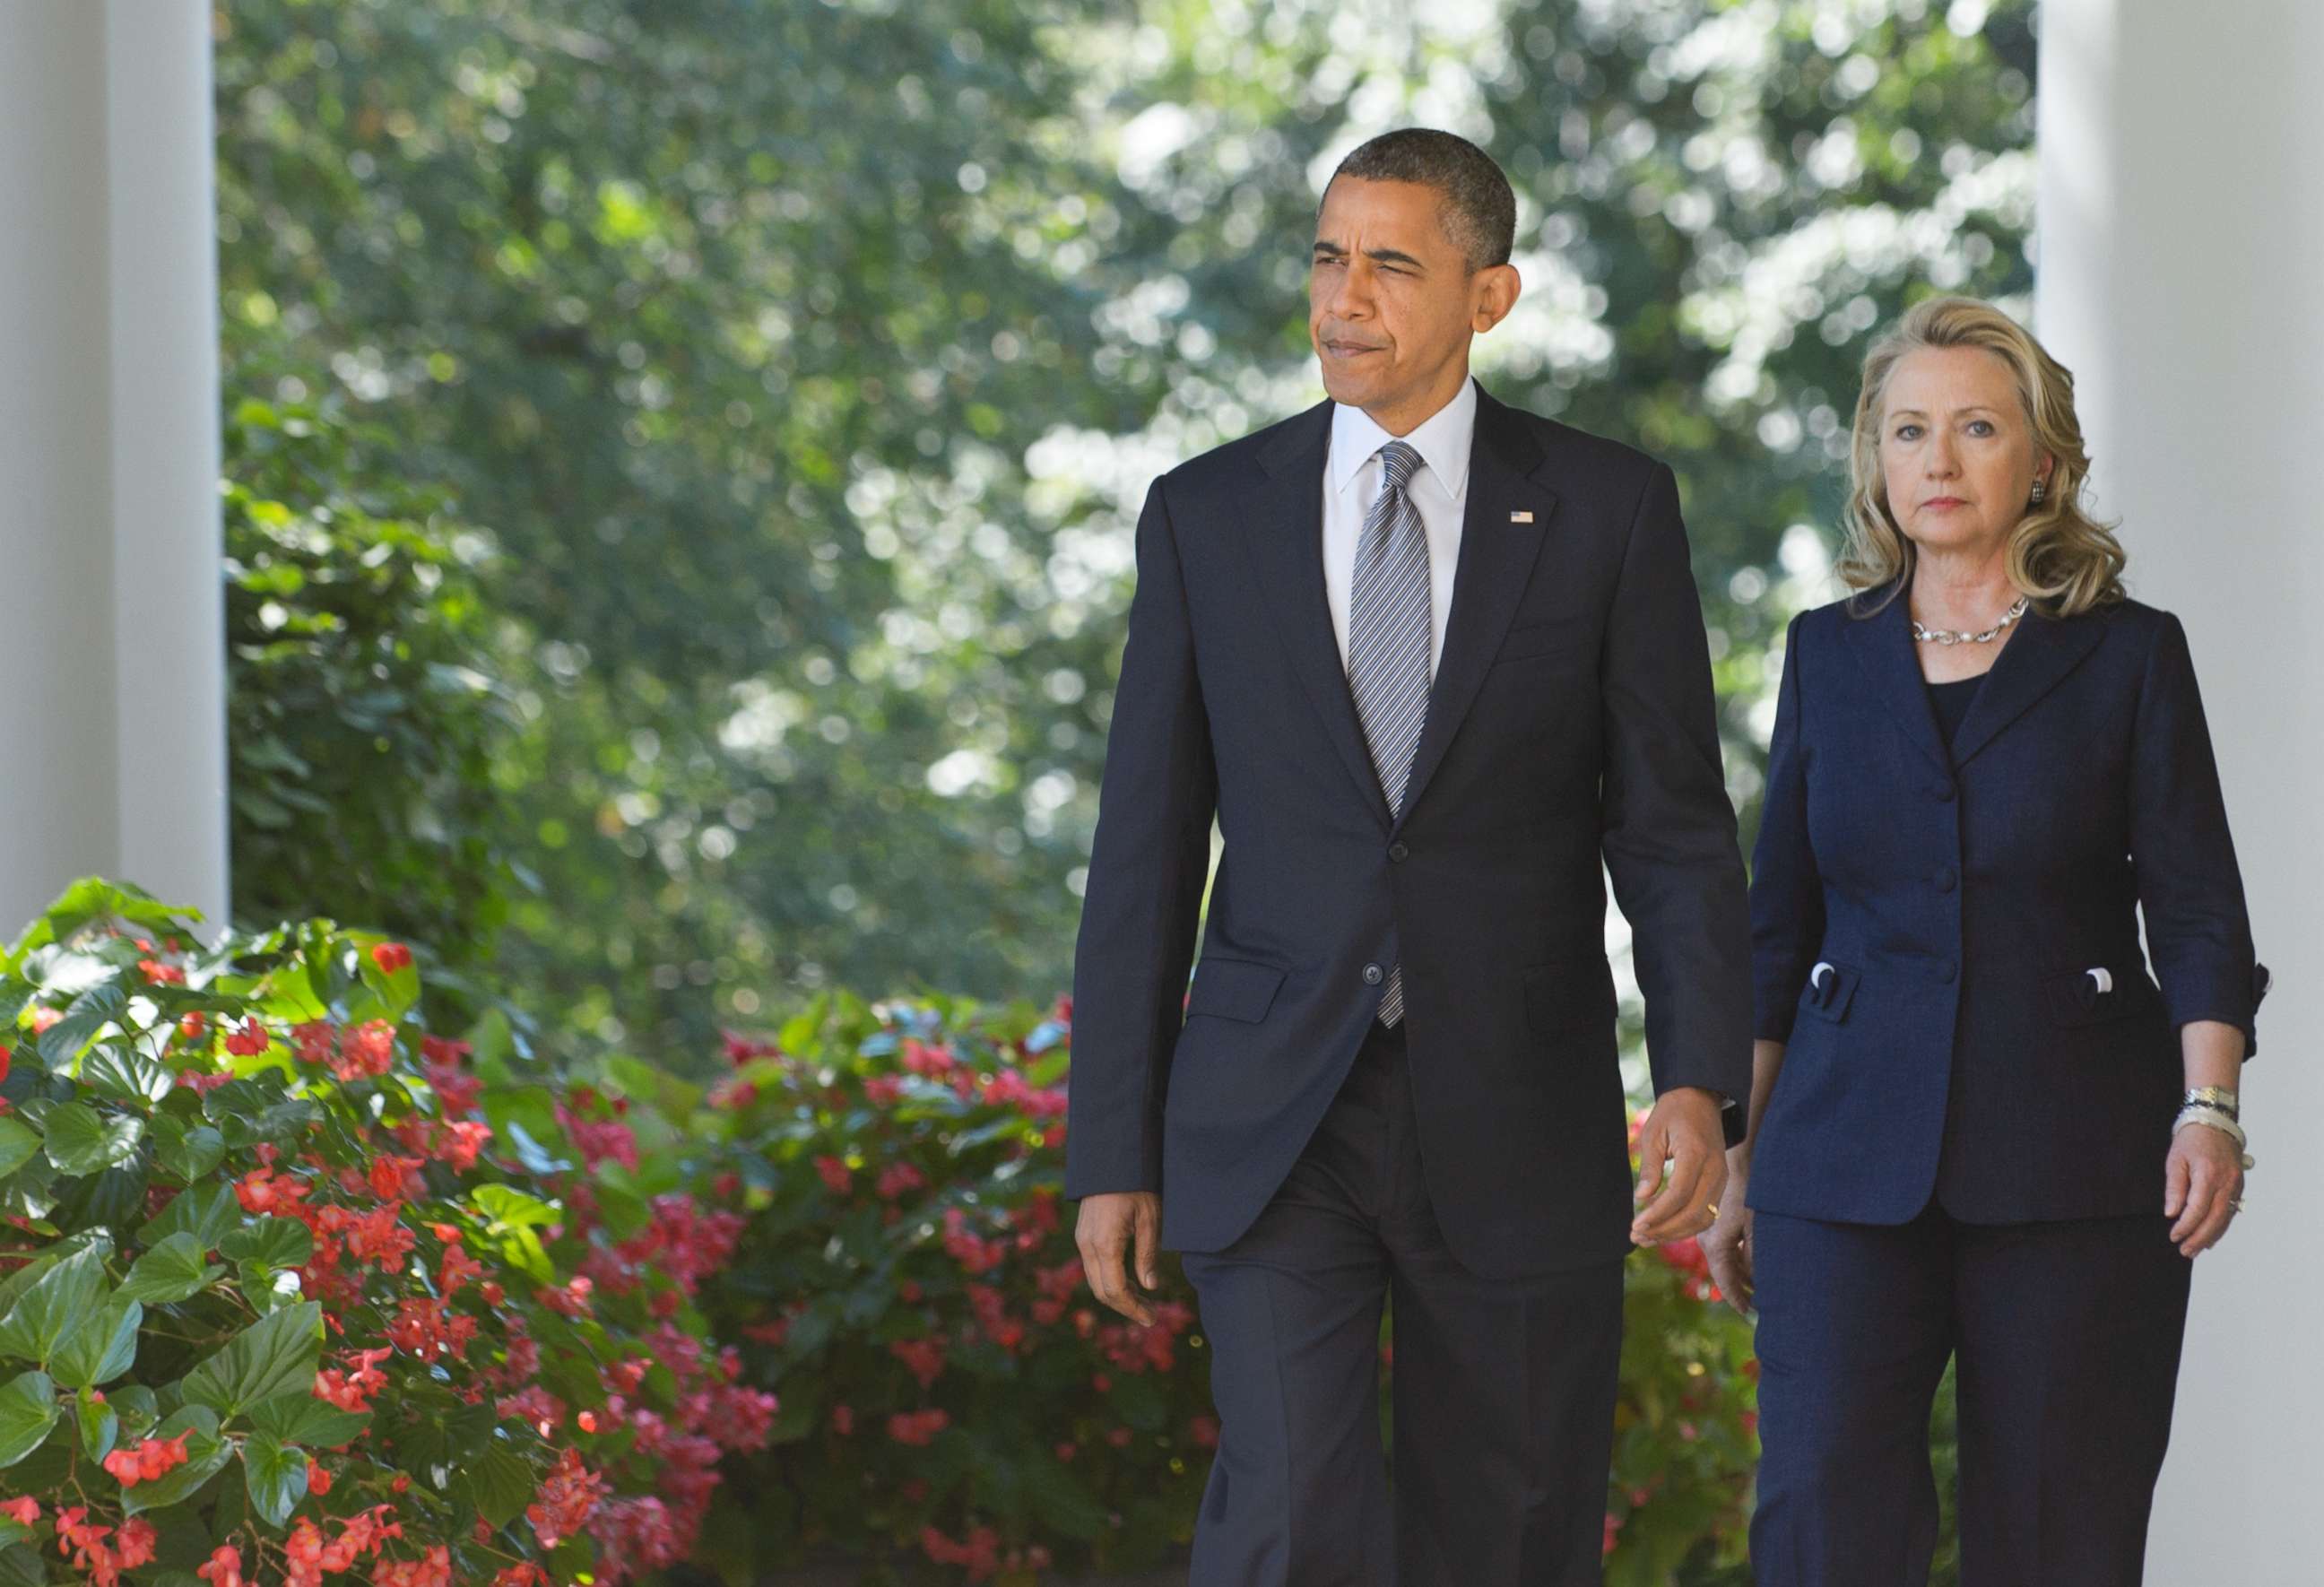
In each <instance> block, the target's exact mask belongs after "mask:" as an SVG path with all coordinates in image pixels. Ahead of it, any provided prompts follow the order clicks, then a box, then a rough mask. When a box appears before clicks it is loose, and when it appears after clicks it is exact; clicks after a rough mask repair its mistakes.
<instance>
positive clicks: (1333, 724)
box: [1242, 400, 1388, 826]
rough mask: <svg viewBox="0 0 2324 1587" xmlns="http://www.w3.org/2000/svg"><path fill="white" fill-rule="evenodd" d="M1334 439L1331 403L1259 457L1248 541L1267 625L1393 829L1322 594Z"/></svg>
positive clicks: (1370, 804)
mask: <svg viewBox="0 0 2324 1587" xmlns="http://www.w3.org/2000/svg"><path fill="white" fill-rule="evenodd" d="M1331 435H1332V404H1331V402H1330V401H1328V400H1327V401H1323V402H1320V403H1318V404H1316V405H1315V406H1314V407H1313V408H1310V409H1309V410H1308V411H1306V412H1305V413H1303V414H1301V415H1299V417H1298V418H1296V419H1295V420H1292V421H1291V422H1290V423H1288V424H1286V425H1285V426H1284V427H1283V429H1282V431H1281V432H1280V433H1279V434H1278V435H1277V437H1276V438H1275V439H1274V440H1273V441H1272V442H1270V443H1269V444H1268V446H1267V447H1266V448H1265V449H1264V450H1263V451H1261V452H1260V453H1259V466H1260V467H1261V468H1262V469H1263V470H1264V471H1265V475H1266V477H1265V478H1263V479H1262V480H1260V481H1259V485H1258V488H1257V489H1256V490H1254V491H1253V492H1252V493H1251V494H1250V498H1249V500H1248V503H1247V504H1246V511H1245V514H1244V516H1245V525H1246V529H1247V532H1246V533H1245V534H1244V535H1243V536H1242V543H1243V545H1244V547H1245V549H1247V550H1248V551H1249V553H1250V567H1251V573H1252V575H1253V577H1255V578H1256V579H1257V581H1258V584H1259V594H1260V596H1261V599H1262V604H1263V605H1264V607H1265V611H1266V619H1267V621H1268V623H1270V624H1271V625H1272V626H1273V627H1274V629H1275V632H1276V635H1277V637H1278V638H1279V639H1281V640H1282V641H1283V646H1284V650H1286V653H1287V654H1288V655H1289V657H1290V660H1291V670H1292V672H1293V673H1294V674H1295V675H1296V677H1297V678H1298V679H1299V683H1300V687H1302V688H1303V689H1304V690H1305V692H1306V695H1307V700H1308V703H1309V704H1310V705H1312V706H1314V708H1315V714H1316V715H1317V716H1318V717H1320V718H1321V719H1322V720H1323V732H1324V734H1325V735H1326V736H1327V737H1329V738H1330V739H1331V741H1332V747H1333V748H1334V749H1336V750H1337V751H1339V752H1340V759H1341V761H1343V762H1344V763H1345V764H1346V766H1347V769H1348V775H1349V776H1351V777H1352V778H1354V779H1355V780H1356V786H1357V787H1358V788H1359V789H1360V790H1361V791H1362V794H1363V798H1364V802H1365V807H1367V808H1368V809H1369V810H1370V811H1371V813H1372V817H1373V818H1374V819H1375V820H1377V821H1378V822H1379V824H1380V825H1381V826H1388V798H1387V796H1386V795H1384V794H1382V793H1381V792H1380V785H1379V773H1378V772H1376V771H1375V770H1373V769H1372V757H1371V751H1370V750H1369V749H1368V748H1366V747H1365V744H1364V735H1363V728H1362V726H1361V725H1360V724H1359V723H1358V722H1357V720H1356V704H1355V697H1353V696H1352V695H1351V694H1350V693H1349V690H1348V672H1347V666H1346V663H1345V662H1344V661H1343V660H1342V658H1341V655H1340V641H1339V636H1338V635H1337V634H1336V633H1335V632H1333V628H1332V607H1331V598H1330V597H1329V596H1328V595H1325V594H1324V591H1323V457H1324V454H1325V452H1326V451H1327V450H1328V449H1329V447H1330V443H1331Z"/></svg>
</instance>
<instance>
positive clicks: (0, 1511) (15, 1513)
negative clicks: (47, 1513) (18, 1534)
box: [0, 1499, 41, 1527]
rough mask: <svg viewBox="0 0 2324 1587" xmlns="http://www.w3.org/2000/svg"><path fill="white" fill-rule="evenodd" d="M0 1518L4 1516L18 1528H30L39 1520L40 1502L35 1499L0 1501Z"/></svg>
mask: <svg viewBox="0 0 2324 1587" xmlns="http://www.w3.org/2000/svg"><path fill="white" fill-rule="evenodd" d="M0 1516H6V1517H7V1518H9V1519H10V1520H12V1521H14V1522H15V1523H16V1524H17V1525H18V1526H20V1527H30V1526H32V1525H33V1524H34V1523H36V1522H38V1521H39V1520H40V1518H41V1502H40V1500H38V1499H0Z"/></svg>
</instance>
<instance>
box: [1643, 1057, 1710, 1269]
mask: <svg viewBox="0 0 2324 1587" xmlns="http://www.w3.org/2000/svg"><path fill="white" fill-rule="evenodd" d="M1719 1105H1720V1104H1719V1097H1718V1095H1717V1093H1713V1092H1710V1091H1705V1090H1704V1089H1703V1088H1702V1087H1701V1086H1699V1085H1678V1086H1673V1087H1672V1088H1671V1089H1670V1090H1668V1091H1666V1092H1665V1093H1663V1094H1662V1095H1661V1097H1660V1098H1658V1099H1657V1100H1656V1101H1655V1105H1654V1109H1653V1111H1652V1112H1649V1113H1647V1115H1646V1122H1645V1123H1643V1124H1641V1125H1640V1126H1639V1127H1638V1191H1637V1200H1638V1201H1640V1202H1643V1203H1645V1205H1644V1206H1643V1207H1642V1208H1641V1209H1640V1211H1639V1213H1638V1215H1637V1218H1636V1219H1634V1220H1633V1221H1632V1222H1631V1224H1630V1243H1631V1244H1633V1245H1660V1244H1662V1243H1663V1241H1666V1240H1684V1239H1685V1238H1687V1236H1689V1235H1691V1234H1700V1233H1701V1232H1703V1231H1704V1230H1706V1229H1708V1228H1710V1227H1711V1223H1712V1222H1713V1221H1714V1220H1715V1219H1717V1217H1718V1216H1719V1197H1720V1193H1721V1192H1723V1191H1724V1190H1725V1189H1726V1188H1727V1154H1726V1150H1725V1139H1726V1138H1725V1136H1724V1134H1723V1133H1722V1132H1721V1130H1720V1123H1719ZM1650 1198H1651V1199H1650Z"/></svg>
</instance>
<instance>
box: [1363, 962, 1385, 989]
mask: <svg viewBox="0 0 2324 1587" xmlns="http://www.w3.org/2000/svg"><path fill="white" fill-rule="evenodd" d="M1381 979H1382V977H1381V973H1380V967H1379V965H1378V964H1366V965H1365V966H1364V984H1365V985H1366V986H1378V985H1379V983H1380V981H1381Z"/></svg>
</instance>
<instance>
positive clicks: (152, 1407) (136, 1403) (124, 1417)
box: [105, 1383, 161, 1433]
mask: <svg viewBox="0 0 2324 1587" xmlns="http://www.w3.org/2000/svg"><path fill="white" fill-rule="evenodd" d="M105 1403H106V1404H107V1405H109V1406H111V1407H113V1408H114V1409H115V1411H116V1412H118V1413H119V1414H120V1416H121V1430H122V1431H123V1432H124V1433H142V1432H143V1431H144V1430H145V1429H146V1428H148V1427H151V1426H152V1425H153V1424H154V1423H155V1422H157V1421H159V1420H160V1419H161V1409H160V1402H159V1401H158V1400H157V1399H156V1398H154V1395H153V1391H152V1389H148V1388H146V1387H145V1385H143V1383H124V1384H123V1385H122V1386H121V1387H120V1388H118V1389H112V1390H110V1391H108V1392H107V1393H106V1397H105Z"/></svg>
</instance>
